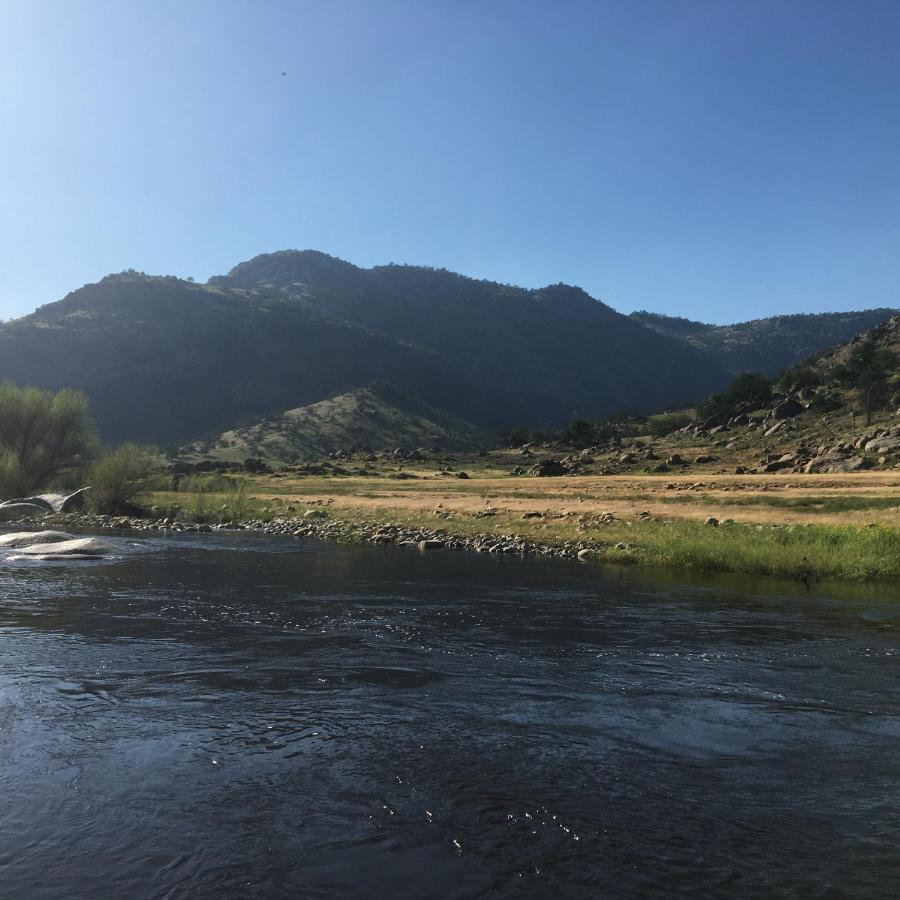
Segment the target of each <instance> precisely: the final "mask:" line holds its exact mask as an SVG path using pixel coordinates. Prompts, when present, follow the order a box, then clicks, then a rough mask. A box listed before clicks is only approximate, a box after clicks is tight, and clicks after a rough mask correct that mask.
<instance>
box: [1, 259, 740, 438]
mask: <svg viewBox="0 0 900 900" xmlns="http://www.w3.org/2000/svg"><path fill="white" fill-rule="evenodd" d="M726 377H727V373H725V372H724V370H721V369H720V368H719V367H718V366H717V365H715V364H711V363H710V362H709V360H708V359H707V358H706V357H705V356H704V355H703V354H702V353H701V352H699V351H697V350H696V349H695V348H690V347H684V346H683V345H681V344H680V343H679V342H677V341H674V340H673V339H671V338H668V337H666V336H665V335H659V334H656V333H654V332H653V331H651V330H650V329H647V328H645V327H644V326H643V325H641V324H640V323H637V322H633V321H631V320H630V319H629V318H628V317H627V316H623V315H622V314H620V313H618V312H616V311H615V310H613V309H611V308H610V307H608V306H606V305H605V304H602V303H600V302H599V301H596V300H594V299H593V298H591V297H590V296H589V295H588V294H587V293H585V292H584V291H582V290H581V289H580V288H574V287H570V286H567V285H562V284H557V285H548V286H547V287H544V288H539V289H534V290H529V289H524V288H518V287H514V286H510V285H501V284H498V283H496V282H490V281H486V280H476V279H470V278H468V277H466V276H462V275H457V274H455V273H451V272H447V271H446V270H439V269H430V268H425V267H416V266H381V267H374V268H372V269H360V268H359V267H357V266H354V265H353V264H352V263H348V262H345V261H343V260H339V259H337V258H335V257H329V256H327V255H326V254H321V253H318V252H303V251H282V252H279V253H278V254H263V255H260V256H258V257H254V259H253V260H248V261H246V262H245V263H241V264H239V265H238V266H236V267H234V269H232V271H231V273H230V274H229V275H225V276H218V277H215V278H212V279H210V280H209V281H208V282H207V283H206V284H200V283H196V282H190V281H185V280H183V279H179V278H175V277H174V276H154V275H146V274H143V273H139V272H134V271H126V272H122V273H118V274H115V275H109V276H107V277H105V278H103V279H101V280H100V281H99V282H97V283H95V284H90V285H84V286H83V287H81V288H78V289H77V290H75V291H72V292H70V293H69V294H67V295H66V296H65V297H64V298H63V299H62V300H59V301H56V302H55V303H50V304H45V305H43V306H41V307H39V308H38V309H37V310H35V312H33V313H31V314H29V315H28V316H25V317H22V318H20V319H16V320H13V321H12V322H9V323H6V324H3V325H0V379H9V380H12V381H16V382H19V383H30V384H35V385H37V386H38V387H44V388H52V389H56V388H60V387H64V386H65V387H75V388H79V389H81V390H84V391H85V392H86V393H87V394H88V395H89V397H90V399H91V402H92V409H93V410H94V413H95V416H96V418H97V421H98V424H99V426H100V429H101V432H102V434H103V436H104V438H106V439H107V440H111V441H112V440H120V439H123V438H129V439H135V440H142V441H150V442H156V443H162V444H166V445H169V446H171V445H174V444H180V443H184V442H185V441H190V440H196V439H198V438H200V437H203V436H209V435H214V434H219V433H221V432H223V431H225V430H227V429H229V428H233V427H234V426H235V424H236V423H239V422H242V421H248V420H249V419H253V418H262V417H266V416H272V415H280V414H281V413H283V412H284V411H285V410H292V409H297V408H300V407H304V406H307V405H309V404H313V403H316V402H319V401H323V400H327V399H329V398H333V397H336V396H339V395H342V394H345V393H347V392H351V391H353V390H356V389H358V388H361V387H363V386H365V385H368V384H370V383H371V382H372V381H374V380H376V379H387V380H389V381H391V382H393V383H395V384H398V385H401V386H402V387H403V389H404V390H406V391H407V392H408V393H409V394H410V395H411V396H416V397H418V398H419V399H421V400H422V401H424V402H426V403H428V404H429V405H430V406H432V407H434V408H435V409H437V410H441V411H442V413H443V414H446V415H447V416H450V417H452V418H454V419H456V420H462V421H466V422H471V423H472V424H473V425H474V426H475V427H476V428H489V429H495V428H496V427H499V426H505V425H509V424H514V423H518V422H521V421H528V422H533V423H535V424H541V423H554V422H556V423H559V422H564V421H567V420H569V419H571V418H574V417H577V416H584V417H591V418H597V417H600V416H603V415H608V414H611V413H612V412H615V411H617V410H619V409H622V408H636V409H648V410H649V409H653V408H656V407H658V406H668V405H673V404H677V403H679V402H686V401H688V400H690V399H692V398H693V397H696V396H702V395H703V394H706V393H709V392H710V391H711V390H714V389H716V388H717V387H718V386H720V385H721V384H722V383H723V382H724V381H725V380H726Z"/></svg>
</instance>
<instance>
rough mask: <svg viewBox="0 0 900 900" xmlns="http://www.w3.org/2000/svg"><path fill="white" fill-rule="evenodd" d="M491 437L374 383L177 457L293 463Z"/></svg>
mask: <svg viewBox="0 0 900 900" xmlns="http://www.w3.org/2000/svg"><path fill="white" fill-rule="evenodd" d="M493 440H494V436H493V434H491V433H481V432H479V430H478V429H476V428H474V427H473V426H472V425H470V424H469V423H467V422H463V421H461V420H459V419H455V418H453V417H452V416H448V415H446V414H445V413H442V412H440V411H439V410H437V409H434V408H433V407H430V406H429V405H428V404H426V403H423V402H422V401H421V400H418V399H417V398H415V397H411V396H409V395H408V394H406V393H404V392H403V391H400V390H398V389H397V388H395V387H393V386H391V385H386V384H384V383H376V384H374V385H371V386H369V387H364V388H359V389H357V390H355V391H350V392H349V393H346V394H341V395H339V396H337V397H332V398H330V399H328V400H321V401H319V402H318V403H313V404H310V405H308V406H302V407H299V408H297V409H289V410H286V411H285V412H283V413H281V414H280V415H277V416H270V417H267V418H264V419H262V420H260V421H257V422H254V423H252V424H249V425H246V426H244V427H241V428H234V429H231V430H229V431H226V432H224V433H223V434H221V435H219V436H217V437H215V438H213V439H211V440H209V441H202V442H197V443H194V444H192V445H190V446H188V447H185V448H183V449H182V451H181V452H180V453H179V457H180V458H182V459H184V460H187V461H190V460H194V459H216V460H223V461H229V462H232V461H233V462H242V461H243V460H244V459H246V458H248V457H254V458H262V459H265V460H266V461H267V462H270V463H293V462H297V461H300V460H304V459H315V458H317V457H321V456H327V455H328V454H329V453H331V452H333V451H335V450H341V451H345V452H346V451H349V452H368V451H370V450H379V451H382V450H385V449H389V448H394V447H397V446H398V445H402V446H404V447H407V448H418V447H432V446H439V447H441V448H444V449H446V450H449V451H465V450H474V449H477V448H478V447H479V446H483V445H489V444H491V443H493Z"/></svg>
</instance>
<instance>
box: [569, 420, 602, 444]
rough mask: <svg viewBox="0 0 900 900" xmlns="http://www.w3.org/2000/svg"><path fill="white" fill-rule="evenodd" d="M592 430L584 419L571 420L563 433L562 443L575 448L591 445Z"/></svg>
mask: <svg viewBox="0 0 900 900" xmlns="http://www.w3.org/2000/svg"><path fill="white" fill-rule="evenodd" d="M593 435H594V429H593V426H592V425H591V423H590V422H587V421H585V420H584V419H572V421H571V422H569V424H568V426H567V427H566V430H565V432H564V433H563V441H565V443H567V444H573V445H574V446H576V447H586V446H587V445H588V444H590V443H591V439H592V438H593Z"/></svg>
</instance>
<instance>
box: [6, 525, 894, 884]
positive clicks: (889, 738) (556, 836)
mask: <svg viewBox="0 0 900 900" xmlns="http://www.w3.org/2000/svg"><path fill="white" fill-rule="evenodd" d="M116 540H118V541H119V542H120V543H121V544H122V546H123V548H125V547H127V548H128V552H127V554H124V555H123V557H122V558H121V559H116V560H112V561H101V562H96V563H78V564H69V565H61V564H49V565H48V564H42V565H30V566H25V565H20V566H16V565H9V564H7V565H6V566H3V567H0V895H2V896H3V897H4V898H6V897H9V898H67V900H69V898H78V897H86V898H94V897H103V898H119V897H122V898H145V897H146V898H180V897H185V898H187V897H190V898H198V897H199V898H205V897H210V898H211V897H216V898H222V897H251V896H254V897H256V896H265V897H312V898H315V897H353V898H355V897H369V898H371V897H376V898H377V897H390V898H463V897H544V896H547V897H554V898H581V897H584V898H599V897H673V896H692V897H705V898H706V897H723V898H724V897H728V898H734V897H767V898H771V897H804V898H807V897H829V898H831V897H834V898H836V897H867V898H872V897H892V896H896V892H897V879H898V876H900V850H898V848H900V816H898V808H900V696H898V695H900V692H898V683H900V649H898V648H900V603H898V599H900V598H898V591H897V589H896V588H894V587H884V586H881V587H877V588H868V589H865V590H863V589H856V590H850V589H849V588H848V589H846V590H838V589H824V588H817V587H813V588H812V589H810V590H807V589H806V588H805V587H804V586H803V585H792V584H784V583H761V582H754V581H752V580H746V579H737V578H730V579H728V580H716V581H709V580H706V581H704V580H690V579H685V578H673V577H661V576H660V577H656V576H651V575H648V574H647V573H641V572H638V571H636V570H629V569H618V570H617V569H602V568H598V567H596V566H594V565H590V564H576V563H565V562H560V561H549V560H541V559H524V560H522V559H509V558H498V557H496V556H489V555H487V554H462V553H455V554H454V553H450V552H446V551H435V552H426V553H421V552H418V551H415V550H410V549H407V548H394V547H345V546H336V545H326V544H320V543H318V542H315V541H294V540H281V539H272V538H265V537H253V536H248V535H240V536H231V535H221V536H219V535H215V536H195V537H170V538H165V537H156V538H150V539H145V538H143V537H140V538H137V537H134V536H132V537H128V536H122V535H120V536H119V537H118V538H116Z"/></svg>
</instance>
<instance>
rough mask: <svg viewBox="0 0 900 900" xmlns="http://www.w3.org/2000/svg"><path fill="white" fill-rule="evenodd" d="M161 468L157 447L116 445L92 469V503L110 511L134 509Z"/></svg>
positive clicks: (105, 510) (157, 476)
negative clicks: (154, 448) (155, 448)
mask: <svg viewBox="0 0 900 900" xmlns="http://www.w3.org/2000/svg"><path fill="white" fill-rule="evenodd" d="M161 468H162V460H161V459H160V456H159V453H157V451H156V450H153V449H151V448H150V447H141V446H139V445H138V444H131V443H125V444H121V445H119V446H118V447H117V448H116V449H115V450H113V451H112V452H111V453H107V454H106V456H104V457H102V458H101V459H100V460H99V461H98V462H97V464H96V465H95V466H94V467H93V469H92V470H91V473H90V485H91V494H90V497H91V504H92V505H93V506H94V508H95V509H97V510H98V511H99V512H104V513H109V514H111V515H115V514H116V513H121V512H125V511H127V510H129V509H133V508H134V507H135V506H137V505H138V503H139V502H140V501H141V499H142V498H143V496H144V495H145V494H146V493H147V492H148V491H149V490H151V489H152V488H153V486H154V484H155V483H156V482H157V480H158V479H159V473H160V469H161Z"/></svg>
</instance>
